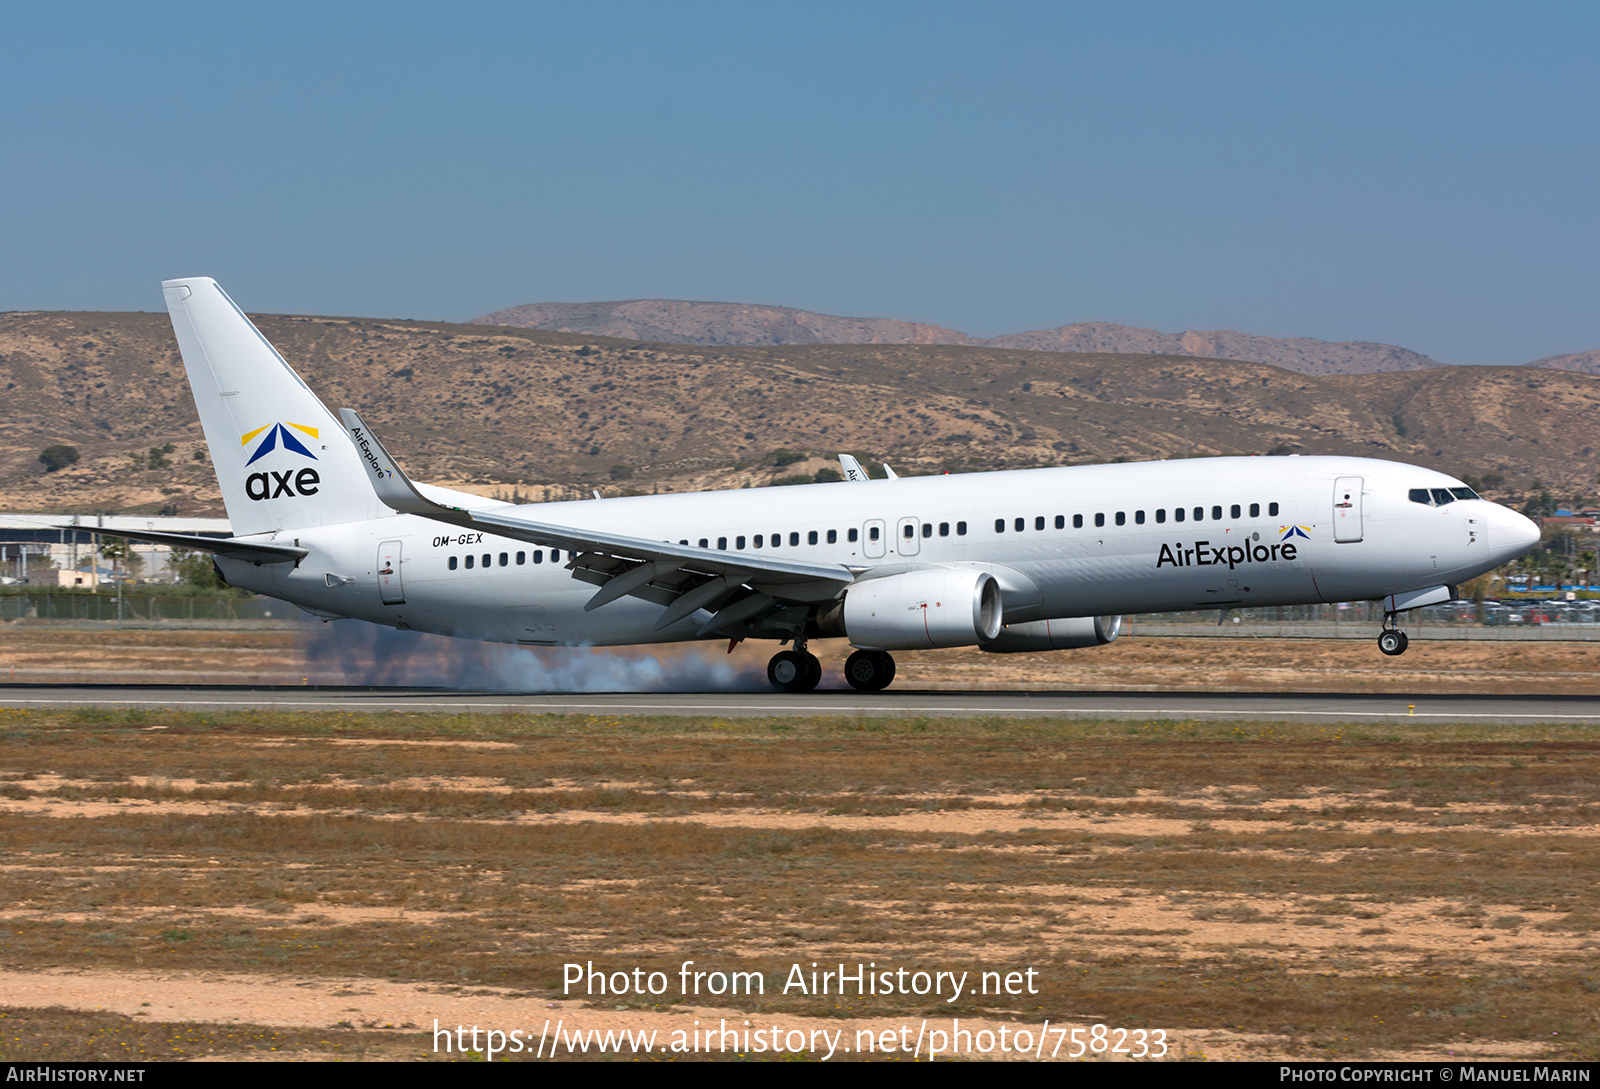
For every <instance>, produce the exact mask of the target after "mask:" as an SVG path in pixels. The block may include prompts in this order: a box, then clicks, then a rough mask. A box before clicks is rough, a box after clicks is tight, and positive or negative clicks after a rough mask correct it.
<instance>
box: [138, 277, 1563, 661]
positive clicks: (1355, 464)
mask: <svg viewBox="0 0 1600 1089" xmlns="http://www.w3.org/2000/svg"><path fill="white" fill-rule="evenodd" d="M162 286H163V288H164V290H165V293H166V300H167V308H168V310H169V311H170V312H171V315H172V324H173V329H174V330H175V332H176V334H177V339H178V345H179V348H180V349H181V350H182V353H183V362H184V366H185V368H186V369H187V370H188V374H189V382H190V385H191V387H192V388H193V391H194V399H195V404H196V406H197V407H198V408H199V411H200V422H201V424H202V425H203V426H204V428H205V435H206V441H207V443H208V444H209V446H210V449H211V455H212V460H213V462H214V464H215V466H216V471H217V478H218V481H219V482H220V483H221V485H222V494H223V498H224V500H225V502H226V504H227V508H228V517H229V520H230V522H231V524H232V528H233V532H234V534H235V536H234V537H233V538H231V539H228V540H216V539H212V538H205V537H190V536H186V535H181V534H162V533H129V534H127V536H130V537H134V538H136V539H139V540H147V541H155V542H160V543H167V544H175V545H179V546H182V547H187V548H198V549H204V550H206V551H208V552H211V553H214V555H215V559H216V564H217V567H218V569H219V570H220V571H221V573H222V575H223V577H224V578H226V579H227V581H228V582H229V583H231V584H233V585H235V586H240V587H244V588H247V589H250V590H254V591H257V592H259V593H263V594H268V595H271V596H272V597H276V598H282V599H283V600H286V601H291V602H293V603H295V604H296V605H299V606H300V607H302V608H304V609H306V610H308V611H310V612H312V613H314V614H316V615H318V616H322V617H326V618H342V617H355V618H358V619H361V620H367V621H371V622H372V623H375V624H386V625H388V626H390V627H394V628H401V629H411V630H415V631H425V632H437V633H440V634H444V635H451V636H458V637H461V638H465V639H479V640H491V641H498V642H505V643H520V644H527V645H530V646H551V645H574V644H583V645H595V646H617V645H627V644H640V643H654V642H672V641H678V640H689V639H728V640H730V641H731V642H730V647H731V646H732V644H733V643H736V642H737V641H739V640H743V639H773V640H776V641H778V642H779V644H780V645H788V646H789V647H790V648H791V649H788V650H782V651H780V652H779V653H777V654H776V655H775V656H774V657H773V658H772V660H771V663H770V664H769V665H768V667H767V675H768V677H769V678H770V679H771V681H772V683H773V685H774V686H775V687H777V688H779V689H780V690H783V691H790V692H797V691H809V690H811V689H813V688H815V687H816V685H817V682H818V681H819V680H820V678H821V676H822V667H821V665H820V663H819V662H818V661H817V659H816V658H815V657H814V656H813V655H811V654H809V653H808V652H807V651H806V645H807V641H808V640H809V639H813V638H818V637H820V636H823V635H833V636H843V637H845V638H847V639H848V640H849V641H850V644H851V645H852V646H853V647H855V648H856V650H855V652H854V653H853V654H851V655H850V657H849V659H848V660H847V661H846V662H845V666H844V675H845V679H846V680H848V681H849V683H850V684H851V685H853V686H854V687H856V688H858V689H862V690H865V691H872V690H877V689H881V688H883V687H885V686H886V685H887V684H889V682H890V681H891V680H892V679H893V678H894V659H893V658H892V657H891V656H890V654H889V652H890V651H893V650H902V649H912V648H915V649H923V648H931V647H963V646H977V647H981V648H983V649H984V650H990V651H996V652H1000V653H1011V652H1026V651H1044V650H1059V649H1067V648H1074V647H1092V646H1096V645H1099V644H1104V643H1109V642H1111V641H1112V640H1113V639H1115V638H1116V637H1117V632H1118V630H1119V628H1120V626H1121V614H1123V613H1130V612H1166V611H1180V610H1190V609H1240V608H1251V607H1256V606H1268V605H1300V604H1313V603H1319V602H1332V601H1359V600H1382V601H1383V604H1384V611H1385V620H1384V623H1383V625H1382V630H1381V632H1380V633H1379V636H1378V645H1379V649H1380V650H1382V651H1383V652H1384V653H1385V654H1400V653H1403V652H1404V651H1405V649H1406V642H1407V640H1406V636H1405V634H1404V633H1403V632H1402V631H1400V630H1399V628H1398V627H1396V626H1395V617H1396V615H1397V614H1399V613H1401V612H1404V611H1406V610H1408V609H1415V608H1419V607H1421V606H1424V605H1431V604H1434V603H1436V602H1442V601H1448V600H1450V599H1452V598H1454V597H1455V596H1456V586H1457V585H1458V584H1459V583H1461V582H1464V581H1466V580H1467V579H1470V578H1472V577H1473V576H1475V575H1479V574H1482V573H1484V572H1486V571H1489V570H1491V569H1492V568H1494V567H1497V566H1499V565H1500V564H1503V563H1505V562H1507V561H1508V560H1511V559H1513V558H1515V557H1517V556H1519V555H1521V554H1522V553H1523V552H1525V551H1527V550H1528V549H1529V548H1530V547H1532V546H1533V544H1534V543H1535V542H1536V541H1538V539H1539V530H1538V528H1537V527H1536V526H1535V525H1534V524H1533V523H1532V522H1530V521H1529V520H1528V519H1526V518H1524V517H1522V516H1521V515H1520V514H1517V513H1515V512H1513V511H1510V510H1507V509H1506V508H1505V507H1501V506H1498V505H1496V504H1494V503H1490V502H1488V501H1486V500H1484V499H1480V498H1479V497H1478V496H1477V495H1476V494H1474V492H1473V491H1472V489H1470V488H1468V487H1467V486H1466V485H1465V484H1463V483H1462V482H1461V481H1459V480H1456V479H1453V478H1451V477H1448V476H1445V475H1444V474H1442V473H1438V472H1434V471H1433V470H1430V469H1422V468H1418V467H1416V466H1412V465H1403V464H1399V463H1396V462H1389V461H1374V460H1370V459H1366V458H1345V457H1259V458H1208V459H1205V460H1191V461H1161V462H1147V463H1136V464H1120V465H1095V466H1080V467H1075V468H1060V469H1027V470H1020V471H1013V472H1000V473H974V474H970V475H961V476H935V477H912V478H894V477H892V475H891V477H890V478H888V479H877V480H869V479H865V474H862V473H860V472H859V471H857V472H851V466H852V465H853V464H854V462H853V459H850V460H848V461H846V462H845V463H844V468H845V471H846V474H847V475H848V476H849V477H850V479H847V480H845V481H842V482H839V483H835V484H811V485H805V486H800V487H780V488H762V489H754V490H744V491H723V492H700V493H694V494H683V495H663V496H637V497H629V498H616V499H598V500H584V501H581V502H563V503H545V504H538V505H531V506H513V505H509V504H503V503H498V502H494V501H492V500H487V499H483V498H481V497H479V496H474V495H466V494H463V493H460V492H454V491H448V490H446V489H442V488H436V487H432V486H430V485H426V484H413V483H412V482H411V481H410V480H409V479H408V478H407V477H406V475H405V473H403V472H402V471H401V469H400V467H399V466H398V464H396V462H395V461H394V459H393V458H392V457H390V455H389V453H388V451H387V450H385V449H384V447H383V445H382V444H381V443H380V442H379V441H378V438H377V436H376V435H374V434H373V433H372V430H371V429H370V428H369V427H367V426H366V425H365V424H364V423H362V421H361V419H360V418H359V417H358V416H357V415H356V414H355V413H354V412H352V411H349V410H345V411H344V412H343V413H342V414H341V415H342V421H341V419H339V418H336V417H334V416H333V415H332V414H331V413H330V412H329V411H328V409H327V408H325V407H324V406H323V404H322V402H321V401H319V400H318V399H317V397H316V395H315V394H313V393H312V392H311V390H310V389H309V388H308V387H307V386H306V384H305V383H304V382H303V381H301V379H300V377H299V376H298V375H297V374H295V372H294V370H293V369H292V368H290V366H289V365H288V363H286V362H285V361H284V360H283V358H282V357H281V356H280V355H279V354H278V353H277V351H276V350H274V349H273V347H272V345H270V344H269V343H267V340H266V338H264V337H263V336H262V335H261V333H260V332H259V331H258V330H257V329H256V327H255V326H254V325H253V324H251V322H250V321H249V319H248V318H246V317H245V315H244V314H243V312H242V311H240V310H239V308H238V307H237V306H235V305H234V303H233V301H232V300H231V299H229V298H228V296H227V295H226V294H225V293H224V292H223V291H222V289H221V288H220V287H219V286H218V285H217V283H216V282H215V281H214V280H210V279H205V278H195V279H187V280H170V281H167V282H166V283H165V284H163V285H162ZM856 468H857V469H858V470H859V466H857V467H856Z"/></svg>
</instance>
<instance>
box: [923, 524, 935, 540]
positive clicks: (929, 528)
mask: <svg viewBox="0 0 1600 1089" xmlns="http://www.w3.org/2000/svg"><path fill="white" fill-rule="evenodd" d="M922 535H923V536H924V537H932V536H933V523H932V522H924V523H922Z"/></svg>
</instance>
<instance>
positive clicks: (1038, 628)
mask: <svg viewBox="0 0 1600 1089" xmlns="http://www.w3.org/2000/svg"><path fill="white" fill-rule="evenodd" d="M1121 631H1122V617H1120V616H1073V617H1068V618H1066V619H1065V620H1034V621H1030V622H1029V623H1026V624H1010V625H1007V626H1006V627H1005V628H1004V629H1003V630H1002V631H1001V632H1000V633H999V634H998V635H996V636H995V637H994V638H993V639H989V640H986V641H984V642H983V643H982V644H981V646H982V648H983V649H984V650H987V651H989V652H991V653H993V654H1023V653H1027V652H1028V651H1036V650H1076V649H1077V648H1079V647H1099V646H1104V645H1105V644H1107V643H1109V642H1111V641H1112V640H1113V639H1115V638H1116V637H1117V635H1118V634H1119V633H1120V632H1121Z"/></svg>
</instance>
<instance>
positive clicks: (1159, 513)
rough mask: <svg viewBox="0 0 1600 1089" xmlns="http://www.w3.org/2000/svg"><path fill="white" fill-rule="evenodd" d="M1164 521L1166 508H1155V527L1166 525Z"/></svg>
mask: <svg viewBox="0 0 1600 1089" xmlns="http://www.w3.org/2000/svg"><path fill="white" fill-rule="evenodd" d="M1166 521H1167V508H1166V507H1157V508H1156V525H1158V526H1159V525H1164V524H1165V523H1166Z"/></svg>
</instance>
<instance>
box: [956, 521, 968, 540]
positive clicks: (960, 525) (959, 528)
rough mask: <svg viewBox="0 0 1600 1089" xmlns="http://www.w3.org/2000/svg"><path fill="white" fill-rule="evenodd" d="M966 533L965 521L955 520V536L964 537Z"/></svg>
mask: <svg viewBox="0 0 1600 1089" xmlns="http://www.w3.org/2000/svg"><path fill="white" fill-rule="evenodd" d="M966 535H967V523H965V522H957V523H956V536H957V537H965V536H966Z"/></svg>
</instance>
